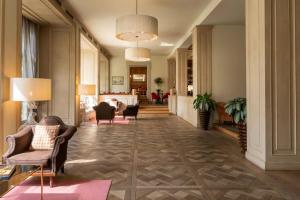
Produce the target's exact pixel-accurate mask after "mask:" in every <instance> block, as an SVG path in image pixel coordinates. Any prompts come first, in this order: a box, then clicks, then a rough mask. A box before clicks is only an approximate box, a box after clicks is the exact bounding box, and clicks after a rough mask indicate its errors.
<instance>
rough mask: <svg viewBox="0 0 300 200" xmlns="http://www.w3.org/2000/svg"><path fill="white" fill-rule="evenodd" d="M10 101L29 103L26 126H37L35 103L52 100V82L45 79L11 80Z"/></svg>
mask: <svg viewBox="0 0 300 200" xmlns="http://www.w3.org/2000/svg"><path fill="white" fill-rule="evenodd" d="M10 100H12V101H25V102H28V108H29V114H28V118H27V122H26V123H25V124H36V123H37V122H36V120H35V119H34V118H35V116H37V113H36V112H34V110H35V109H37V105H36V103H35V101H48V100H51V80H50V79H44V78H11V79H10Z"/></svg>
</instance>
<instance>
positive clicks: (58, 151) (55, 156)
mask: <svg viewBox="0 0 300 200" xmlns="http://www.w3.org/2000/svg"><path fill="white" fill-rule="evenodd" d="M76 131H77V128H76V127H74V126H68V128H67V130H66V131H65V132H64V133H63V134H61V135H60V136H58V137H57V138H56V139H55V143H54V148H53V151H52V155H51V163H52V168H51V169H52V171H53V172H55V173H56V172H57V171H58V170H59V168H60V167H61V166H62V165H63V164H64V162H65V161H66V160H67V149H68V141H69V140H70V139H71V138H72V137H73V135H74V133H75V132H76Z"/></svg>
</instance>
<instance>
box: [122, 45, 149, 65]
mask: <svg viewBox="0 0 300 200" xmlns="http://www.w3.org/2000/svg"><path fill="white" fill-rule="evenodd" d="M125 59H126V60H128V61H134V62H146V61H150V60H151V52H150V50H149V49H147V48H140V47H136V48H127V49H125Z"/></svg>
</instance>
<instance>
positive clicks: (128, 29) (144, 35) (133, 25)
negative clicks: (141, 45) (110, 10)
mask: <svg viewBox="0 0 300 200" xmlns="http://www.w3.org/2000/svg"><path fill="white" fill-rule="evenodd" d="M116 26H117V27H116V37H117V38H118V39H120V40H125V41H147V40H148V41H151V40H155V39H157V38H158V20H157V19H156V18H155V17H152V16H149V15H139V14H138V2H137V0H136V8H135V15H126V16H122V17H119V18H118V19H117V22H116Z"/></svg>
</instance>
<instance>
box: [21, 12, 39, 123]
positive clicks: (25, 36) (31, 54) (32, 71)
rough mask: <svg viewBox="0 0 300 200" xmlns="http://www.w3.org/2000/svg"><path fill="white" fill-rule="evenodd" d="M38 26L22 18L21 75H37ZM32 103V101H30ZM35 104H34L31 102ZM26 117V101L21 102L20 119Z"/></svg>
mask: <svg viewBox="0 0 300 200" xmlns="http://www.w3.org/2000/svg"><path fill="white" fill-rule="evenodd" d="M37 39H38V26H37V24H35V23H33V22H32V21H30V20H28V19H27V18H25V17H23V19H22V70H21V73H22V77H25V78H36V77H38V67H37V60H38V59H37V43H38V41H37ZM32 103H34V102H32ZM32 105H33V106H35V105H34V104H32ZM27 117H28V102H22V105H21V120H22V121H26V119H27Z"/></svg>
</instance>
